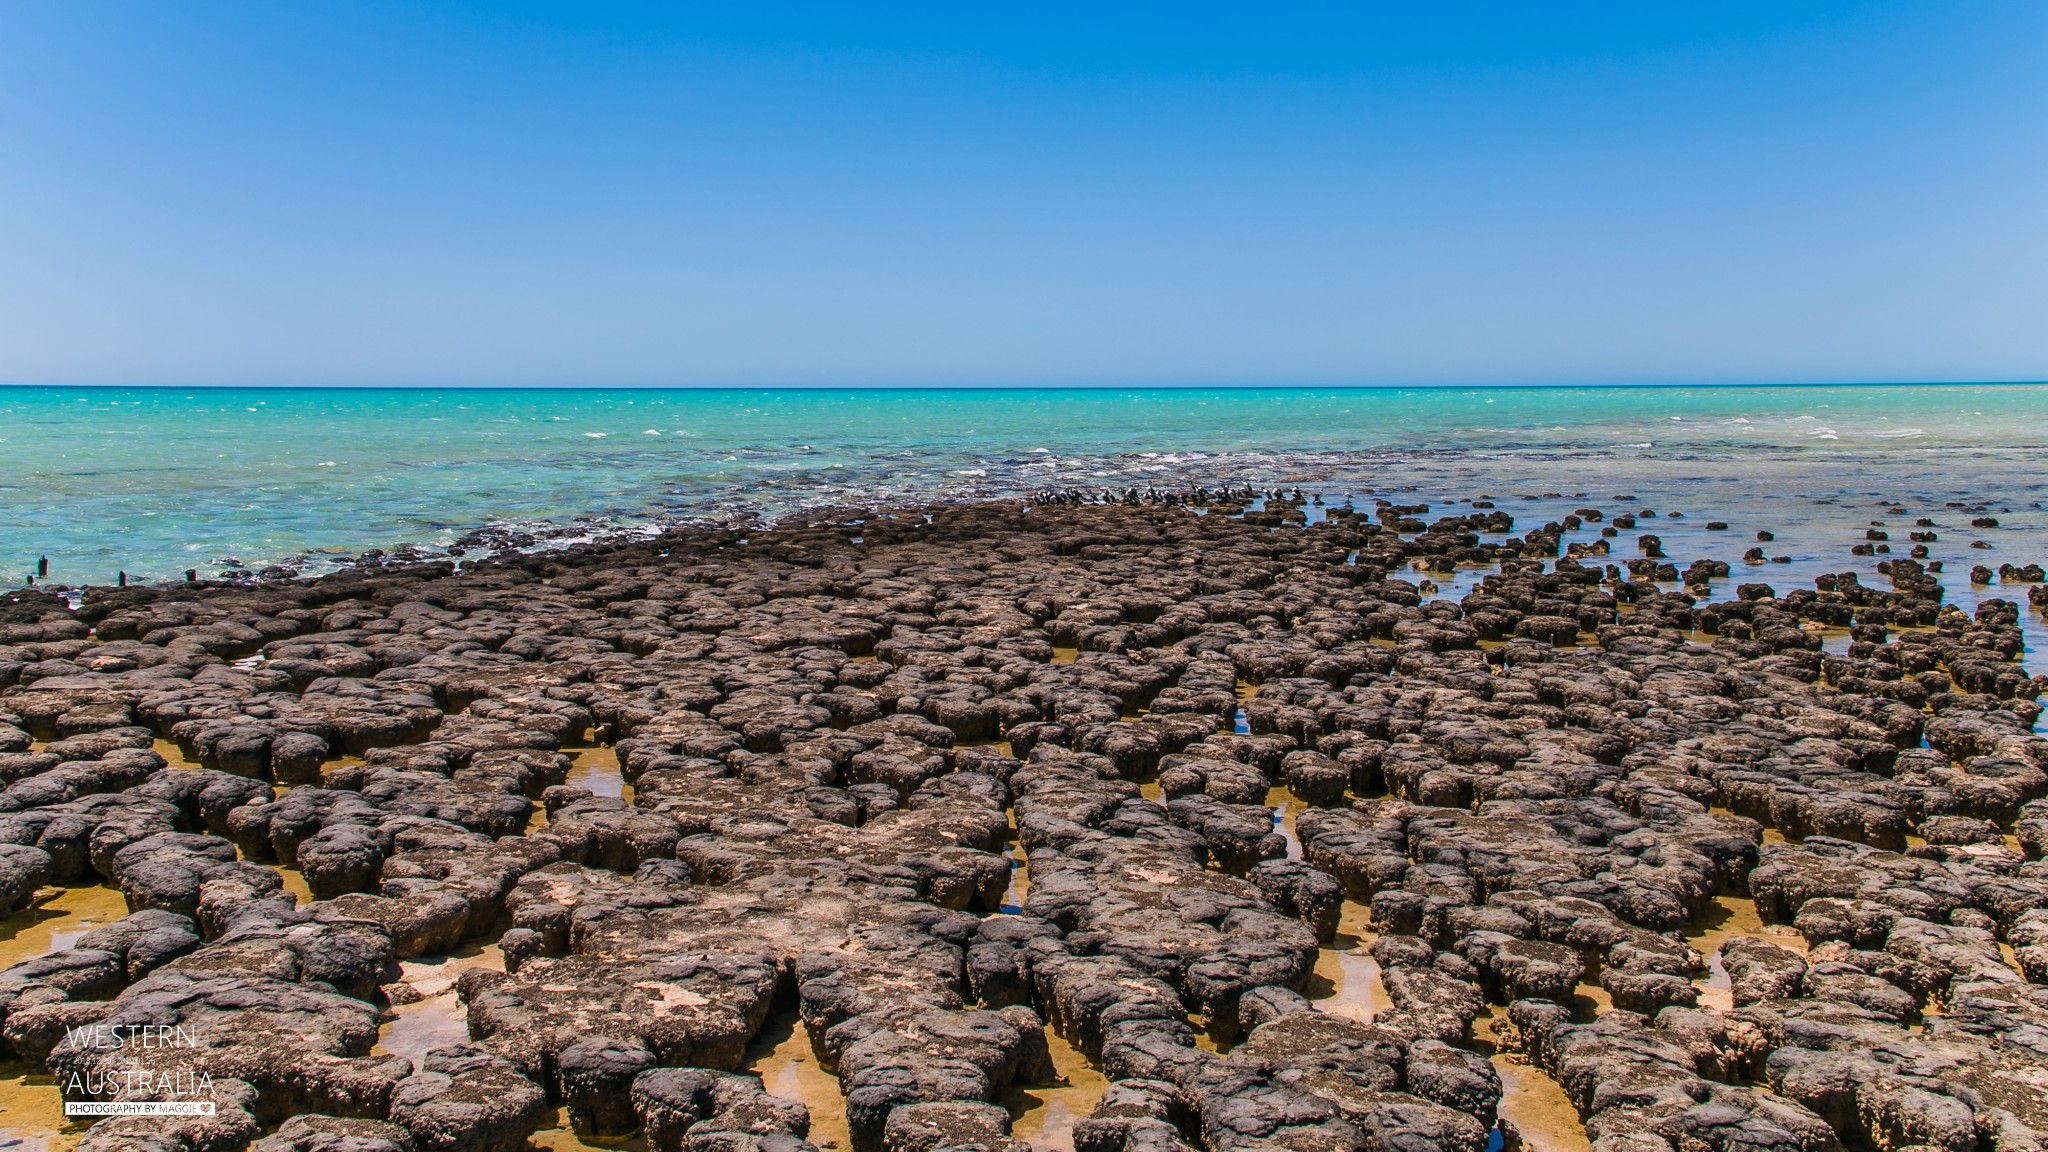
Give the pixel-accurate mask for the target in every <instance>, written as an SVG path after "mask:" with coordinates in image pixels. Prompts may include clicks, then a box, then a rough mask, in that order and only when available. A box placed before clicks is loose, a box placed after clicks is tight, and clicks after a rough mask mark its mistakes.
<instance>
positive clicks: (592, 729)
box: [0, 499, 2048, 1152]
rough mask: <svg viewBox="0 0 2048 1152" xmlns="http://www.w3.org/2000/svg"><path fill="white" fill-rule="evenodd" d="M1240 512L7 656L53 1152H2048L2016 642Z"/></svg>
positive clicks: (13, 890) (2018, 608) (925, 520)
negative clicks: (78, 1102)
mask: <svg viewBox="0 0 2048 1152" xmlns="http://www.w3.org/2000/svg"><path fill="white" fill-rule="evenodd" d="M1200 511H1201V512H1202V513H1205V514H1198V513H1197V511H1196V510H1194V509H1190V508H1188V507H1185V506H1179V505H1156V504H1140V505H1134V506H1094V505H1072V506H1068V505H1054V506H1037V507H1029V508H1028V509H1027V507H1026V506H1025V505H1022V504H1018V503H1014V502H1004V503H988V504H972V505H950V506H934V507H930V508H921V509H913V510H898V511H895V512H875V511H867V512H858V513H853V512H849V513H844V514H836V515H822V514H821V515H818V516H815V517H812V518H811V519H809V520H807V521H803V522H795V523H788V524H784V525H782V526H779V527H776V528H774V529H772V530H767V531H759V530H755V531H752V532H751V534H750V535H748V536H745V537H742V536H741V535H739V534H738V533H736V532H731V531H723V532H721V531H709V530H707V531H702V532H698V533H695V534H680V533H679V534H672V535H669V536H664V537H661V538H657V539H652V540H641V541H635V542H631V543H614V544H595V545H588V546H582V547H578V548H575V549H570V550H567V551H563V552H559V553H552V554H545V555H531V556H519V555H507V556H504V557H501V558H498V559H495V560H490V561H485V562H482V563H478V564H475V565H472V566H469V567H465V568H463V569H461V570H456V569H454V568H453V567H452V566H449V565H426V566H417V567H410V568H408V567H394V568H389V569H385V570H365V571H358V572H350V573H344V574H340V575H336V576H331V577H326V578H323V579H320V580H315V581H306V582H283V583H275V584H264V585H257V586H253V587H250V586H214V585H199V586H190V587H174V588H163V589H146V588H131V589H125V590H118V591H117V590H113V589H96V590H93V591H91V592H90V593H89V594H88V595H87V596H86V597H85V599H84V601H83V603H82V604H80V605H78V606H77V607H76V609H75V610H74V609H72V608H70V607H68V606H67V605H65V604H64V603H63V602H61V601H59V600H58V599H56V598H55V597H50V596H42V595H37V594H34V593H19V594H14V595H11V596H10V597H9V598H8V600H7V602H6V603H5V604H4V605H0V785H4V786H0V902H4V904H5V905H6V907H7V908H8V909H9V910H11V911H12V913H13V915H12V918H11V919H9V920H8V921H7V923H6V927H5V928H4V929H0V933H4V935H0V960H4V961H6V962H7V963H10V964H11V965H12V966H11V967H8V968H7V969H6V970H5V971H4V972H0V1045H4V1053H0V1054H4V1056H5V1058H6V1059H7V1060H9V1061H11V1063H10V1064H9V1065H7V1067H6V1069H5V1072H6V1077H7V1078H6V1079H5V1080H4V1081H0V1129H4V1130H5V1133H6V1135H7V1136H10V1137H11V1138H12V1140H13V1141H14V1143H13V1144H11V1145H8V1146H11V1147H21V1148H24V1149H37V1148H40V1149H49V1150H53V1152H63V1150H65V1149H69V1148H71V1147H73V1146H76V1147H78V1148H81V1149H93V1150H107V1149H134V1150H137V1152H141V1150H143V1149H148V1150H150V1152H235V1150H238V1149H241V1148H244V1147H248V1146H250V1145H251V1144H252V1143H253V1144H254V1145H255V1146H256V1147H257V1148H259V1149H261V1150H262V1152H287V1150H290V1152H315V1150H319V1152H341V1150H342V1149H347V1150H349V1152H400V1150H415V1152H440V1150H446V1152H511V1150H514V1149H518V1148H521V1147H522V1146H526V1145H528V1144H531V1145H533V1146H537V1147H544V1148H556V1149H564V1148H572V1147H580V1146H585V1145H590V1146H598V1147H619V1146H621V1145H627V1146H631V1147H636V1148H637V1147H645V1148H651V1149H656V1150H661V1152H669V1150H675V1149H689V1150H691V1152H803V1150H804V1149H807V1148H811V1147H821V1148H837V1149H857V1150H860V1152H871V1150H884V1152H933V1150H936V1149H966V1148H977V1149H983V1150H989V1152H995V1150H1002V1149H1017V1150H1021V1149H1023V1148H1025V1147H1027V1146H1028V1147H1031V1148H1038V1149H1061V1150H1067V1149H1074V1150H1079V1152H1170V1150H1172V1149H1178V1148H1183V1147H1185V1148H1190V1149H1204V1150H1207V1152H1244V1150H1251V1149H1264V1148H1272V1149H1287V1150H1290V1152H1321V1150H1324V1149H1329V1150H1333V1152H1341V1150H1352V1149H1357V1150H1364V1149H1401V1150H1404V1152H1405V1150H1418V1149H1437V1148H1441V1149H1446V1150H1454V1152H1482V1150H1484V1149H1487V1148H1488V1147H1489V1145H1492V1146H1494V1147H1505V1148H1509V1149H1512V1148H1514V1147H1517V1146H1521V1147H1527V1148H1531V1149H1542V1150H1546V1152H1549V1150H1556V1152H1564V1150H1568V1149H1581V1148H1586V1147H1587V1146H1588V1145H1589V1144H1591V1145H1592V1146H1594V1147H1597V1148H1598V1149H1601V1150H1602V1152H1679V1150H1685V1152H1690V1150H1693V1149H1716V1150H1719V1149H1728V1150H1734V1149H1743V1150H1753V1149H1779V1148H1782V1149H1786V1150H1787V1152H1792V1150H1794V1149H1796V1150H1798V1152H1823V1150H1826V1149H1830V1148H1834V1147H1837V1146H1841V1147H1847V1148H1855V1149H1860V1148H1873V1147H1874V1148H1887V1149H1903V1148H1908V1147H1927V1148H1937V1149H1943V1150H1949V1152H1975V1150H1979V1149H1982V1150H1986V1152H2009V1150H2010V1152H2019V1150H2026V1149H2038V1148H2040V1147H2041V1146H2042V1141H2043V1139H2044V1134H2048V989H2044V987H2043V983H2044V982H2048V865H2044V864H2043V863H2042V862H2041V856H2042V852H2043V848H2044V846H2048V799H2044V797H2048V774H2044V771H2043V768H2044V767H2048V741H2044V740H2043V739H2042V738H2041V737H2040V736H2038V735H2036V734H2035V732H2034V723H2035V721H2036V719H2037V718H2038V716H2039V713H2040V709H2039V707H2038V706H2037V705H2035V704H2034V703H2033V700H2034V697H2036V696H2037V695H2038V694H2039V692H2040V690H2041V688H2042V687H2043V686H2044V683H2048V682H2044V680H2042V679H2040V678H2035V677H2030V676H2029V675H2028V673H2027V672H2026V671H2025V669H2024V668H2023V667H2022V666H2021V664H2020V663H2019V662H2018V660H2019V657H2020V655H2021V649H2022V647H2023V643H2022V633H2021V613H2022V612H2023V611H2026V610H2028V607H2027V606H2026V605H2022V604H2019V603H2015V602H2013V601H2011V600H2007V599H1999V598H1984V597H1979V598H1978V599H1977V600H1976V604H1975V612H1974V614H1970V613H1965V612H1962V611H1959V610H1957V609H1956V608H1954V607H1951V606H1948V604H1947V600H1948V597H1947V596H1946V595H1945V592H1944V589H1943V586H1942V584H1941V583H1940V580H1939V579H1938V578H1937V575H1936V574H1935V573H1932V572H1930V571H1928V570H1927V568H1925V567H1924V566H1923V565H1921V564H1919V563H1917V562H1915V561H1912V560H1906V559H1900V560H1895V561H1891V562H1889V563H1888V564H1887V565H1886V577H1887V580H1886V582H1885V583H1886V584H1887V585H1888V586H1885V587H1879V586H1876V584H1875V582H1873V583H1869V584H1867V583H1865V582H1863V579H1861V578H1859V577H1857V576H1855V575H1854V574H1847V575H1844V574H1839V573H1827V574H1823V575H1821V576H1820V578H1819V579H1818V580H1816V581H1815V583H1814V586H1813V587H1799V588H1791V587H1787V588H1785V589H1784V590H1783V591H1782V592H1781V591H1779V590H1777V589H1774V588H1771V587H1768V586H1766V585H1764V584H1762V583H1751V584H1744V585H1742V586H1741V587H1740V588H1737V589H1734V590H1733V595H1732V596H1731V595H1730V594H1729V591H1730V590H1729V589H1727V587H1726V580H1727V578H1728V577H1729V575H1730V572H1731V569H1730V567H1729V566H1728V565H1727V564H1718V565H1717V564H1716V563H1715V562H1714V561H1713V560H1712V559H1711V558H1709V559H1707V560H1703V561H1699V562H1696V563H1694V564H1693V565H1692V567H1690V568H1689V569H1687V570H1686V571H1685V572H1684V573H1679V572H1677V570H1676V568H1675V566H1673V567H1672V568H1671V569H1670V570H1669V571H1660V570H1659V567H1658V566H1659V564H1660V563H1661V558H1660V557H1659V556H1658V554H1657V553H1658V552H1659V548H1658V544H1657V542H1656V541H1655V540H1654V538H1652V539H1650V540H1647V541H1642V542H1640V544H1639V545H1638V550H1641V551H1643V552H1644V553H1645V556H1644V557H1643V558H1641V559H1635V560H1632V561H1631V562H1630V563H1629V564H1627V565H1626V566H1625V567H1624V566H1623V565H1622V564H1621V563H1620V562H1619V561H1618V560H1616V559H1614V558H1613V556H1612V554H1611V549H1610V546H1609V545H1608V544H1607V543H1606V542H1605V541H1604V540H1603V541H1601V542H1600V543H1599V544H1598V545H1597V546H1596V545H1595V544H1594V543H1592V542H1587V541H1576V542H1569V543H1568V542H1567V541H1566V539H1565V538H1566V537H1567V536H1568V535H1570V534H1572V533H1574V532H1580V531H1583V530H1586V529H1588V528H1589V527H1590V526H1598V525H1601V524H1612V523H1619V522H1620V520H1621V516H1622V515H1624V514H1622V513H1618V512H1616V511H1615V510H1614V509H1611V508H1610V509H1606V510H1602V509H1600V508H1597V507H1588V508H1584V509H1580V510H1579V511H1578V512H1577V513H1576V514H1575V515H1574V516H1573V517H1571V518H1570V520H1569V521H1567V522H1563V523H1556V522H1553V523H1547V524H1545V525H1543V526H1541V527H1533V526H1523V527H1524V529H1525V530H1524V531H1523V532H1522V534H1520V535H1515V534H1514V529H1515V527H1517V526H1516V525H1515V524H1514V523H1513V521H1512V519H1511V518H1510V517H1508V515H1507V514H1506V513H1505V512H1502V511H1499V510H1496V509H1492V508H1491V507H1488V506H1484V504H1483V502H1482V503H1481V504H1478V505H1474V506H1471V507H1469V508H1467V509H1464V510H1460V511H1458V512H1456V513H1455V514H1452V515H1443V516H1438V517H1437V518H1436V519H1434V520H1433V521H1424V520H1422V519H1421V517H1422V516H1423V515H1425V514H1427V512H1428V509H1424V508H1419V507H1408V508H1399V507H1394V506H1391V505H1382V506H1381V507H1380V508H1378V509H1375V510H1373V511H1371V512H1367V511H1364V510H1355V509H1350V508H1344V509H1329V510H1321V511H1322V514H1321V515H1319V516H1318V517H1317V518H1316V520H1315V522H1314V523H1312V524H1308V525H1306V526H1303V521H1305V520H1306V519H1308V517H1306V516H1305V515H1303V514H1302V512H1301V510H1300V509H1299V508H1298V507H1296V506H1295V505H1294V502H1292V501H1288V500H1284V499H1283V500H1277V501H1273V502H1271V503H1266V504H1263V505H1262V506H1261V507H1260V508H1258V509H1257V510H1255V511H1254V512H1253V513H1252V514H1251V515H1249V516H1240V515H1233V513H1239V512H1242V509H1238V508H1231V507H1216V506H1212V507H1208V508H1204V509H1201V510H1200ZM1628 526H1629V527H1633V523H1632V522H1631V523H1630V524H1629V525H1628ZM1619 542H1620V540H1619V539H1616V543H1619ZM1610 564H1613V565H1614V566H1613V567H1610V566H1609V565H1610ZM1460 574H1462V575H1460ZM1404 577H1405V578H1404ZM1673 577H1677V579H1673ZM1435 580H1442V581H1443V582H1444V584H1446V585H1456V586H1458V587H1459V588H1461V589H1469V590H1466V591H1460V592H1458V593H1457V594H1438V593H1439V587H1438V585H1437V584H1436V583H1435ZM1717 583H1718V584H1720V586H1721V591H1720V592H1719V594H1715V593H1714V592H1713V591H1712V589H1713V588H1714V586H1715V585H1716V584H1717ZM1682 587H1684V588H1691V589H1694V590H1696V591H1698V592H1704V593H1706V594H1705V595H1696V594H1695V592H1689V591H1682V590H1680V589H1681V588H1682ZM143 1027H162V1028H167V1029H170V1030H171V1031H170V1032H169V1033H166V1034H168V1035H175V1036H177V1037H178V1038H180V1042H179V1043H177V1044H166V1045H147V1044H139V1043H133V1042H130V1043H113V1044H109V1043H106V1042H104V1041H105V1037H107V1036H110V1035H111V1036H116V1037H119V1036H124V1035H125V1036H129V1037H133V1036H135V1035H137V1033H136V1031H135V1029H137V1028H143ZM93 1037H99V1038H100V1040H98V1041H95V1040H93V1039H92V1038H93ZM198 1077H203V1078H204V1080H205V1081H206V1083H207V1088H206V1090H205V1095H206V1096H207V1098H209V1099H212V1100H213V1101H214V1102H215V1103H216V1104H217V1106H218V1111H217V1114H216V1115H215V1116H213V1117H210V1118H203V1119H189V1120H187V1119H165V1118H125V1119H107V1120H101V1121H99V1122H97V1123H95V1124H93V1125H92V1126H91V1127H90V1128H87V1127H85V1126H83V1125H82V1124H76V1123H69V1122H66V1121H65V1120H64V1118H63V1117H62V1115H61V1110H60V1103H61V1101H60V1097H61V1095H62V1094H63V1092H64V1090H65V1089H64V1086H65V1085H72V1086H73V1087H72V1088H71V1090H70V1094H71V1096H72V1097H73V1098H82V1095H83V1094H82V1092H81V1090H80V1089H79V1088H78V1087H77V1086H78V1085H93V1086H98V1087H99V1088H100V1089H101V1090H100V1092H99V1095H100V1098H103V1099H106V1098H135V1099H144V1098H155V1097H160V1096H162V1095H164V1094H165V1092H164V1089H163V1087H162V1086H163V1085H166V1084H171V1083H180V1084H183V1083H190V1082H191V1081H192V1080H193V1079H194V1078H198Z"/></svg>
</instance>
